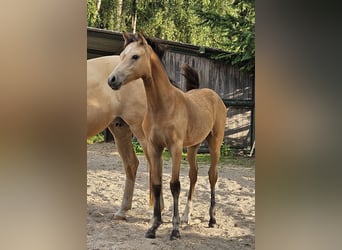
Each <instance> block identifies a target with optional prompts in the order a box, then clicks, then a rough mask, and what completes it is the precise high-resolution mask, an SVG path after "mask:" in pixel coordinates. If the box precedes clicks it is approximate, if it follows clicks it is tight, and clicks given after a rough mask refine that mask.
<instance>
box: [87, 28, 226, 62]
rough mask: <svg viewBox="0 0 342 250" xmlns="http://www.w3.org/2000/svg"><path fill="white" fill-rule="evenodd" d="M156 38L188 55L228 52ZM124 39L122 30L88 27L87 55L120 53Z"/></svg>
mask: <svg viewBox="0 0 342 250" xmlns="http://www.w3.org/2000/svg"><path fill="white" fill-rule="evenodd" d="M156 40H157V41H158V42H159V43H161V44H164V45H166V46H167V50H170V51H174V52H177V53H183V54H188V55H195V56H203V57H208V58H209V57H210V56H211V55H214V54H219V53H227V52H225V51H223V50H218V49H213V48H209V47H202V46H195V45H192V44H187V43H180V42H174V41H168V40H163V39H158V38H156ZM123 44H124V39H123V37H122V33H121V32H116V31H110V30H104V29H98V28H91V27H88V28H87V57H88V59H89V58H94V57H99V56H106V55H118V54H120V52H121V51H122V50H123Z"/></svg>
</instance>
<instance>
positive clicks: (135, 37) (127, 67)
mask: <svg viewBox="0 0 342 250" xmlns="http://www.w3.org/2000/svg"><path fill="white" fill-rule="evenodd" d="M123 37H124V39H125V49H124V50H123V51H122V52H121V54H120V59H121V61H120V63H119V64H118V65H117V66H116V67H115V69H114V70H113V71H112V73H111V74H110V75H109V77H108V84H109V86H110V87H111V88H112V89H114V90H118V89H120V87H121V86H122V85H124V84H126V83H127V82H130V81H133V80H135V79H138V78H144V77H146V76H148V75H151V65H150V56H151V54H152V48H151V47H150V46H149V45H148V43H147V41H146V39H145V38H144V36H143V35H142V34H141V33H136V34H130V33H126V32H124V33H123ZM157 52H158V51H157ZM161 56H162V55H161Z"/></svg>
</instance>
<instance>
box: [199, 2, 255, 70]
mask: <svg viewBox="0 0 342 250" xmlns="http://www.w3.org/2000/svg"><path fill="white" fill-rule="evenodd" d="M213 5H214V6H213ZM195 12H196V14H197V15H198V16H199V17H200V18H201V19H202V20H203V21H202V22H201V23H200V25H205V26H207V27H210V28H211V30H213V31H214V33H215V34H216V35H215V38H216V39H217V40H216V41H215V39H214V41H213V44H212V46H213V47H219V48H221V49H223V50H225V51H228V52H229V53H222V54H219V55H216V56H215V58H216V59H219V60H225V61H227V62H231V63H233V64H237V65H239V66H240V68H241V69H242V70H246V71H249V72H251V73H253V72H254V69H255V59H254V58H255V42H254V41H255V0H226V1H220V3H218V2H215V1H210V2H209V4H199V5H196V6H195Z"/></svg>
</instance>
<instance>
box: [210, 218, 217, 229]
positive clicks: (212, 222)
mask: <svg viewBox="0 0 342 250" xmlns="http://www.w3.org/2000/svg"><path fill="white" fill-rule="evenodd" d="M215 224H216V219H210V221H209V227H214V225H215Z"/></svg>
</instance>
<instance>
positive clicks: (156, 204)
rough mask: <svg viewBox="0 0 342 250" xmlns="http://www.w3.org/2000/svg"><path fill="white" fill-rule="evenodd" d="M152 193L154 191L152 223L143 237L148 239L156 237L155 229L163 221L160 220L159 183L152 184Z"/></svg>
mask: <svg viewBox="0 0 342 250" xmlns="http://www.w3.org/2000/svg"><path fill="white" fill-rule="evenodd" d="M152 189H153V193H154V198H155V199H154V208H153V223H152V227H150V228H149V229H148V230H147V232H146V234H145V237H146V238H149V239H154V238H156V231H157V229H158V227H159V226H160V225H161V224H162V223H163V222H162V220H161V210H160V193H161V185H152Z"/></svg>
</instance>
